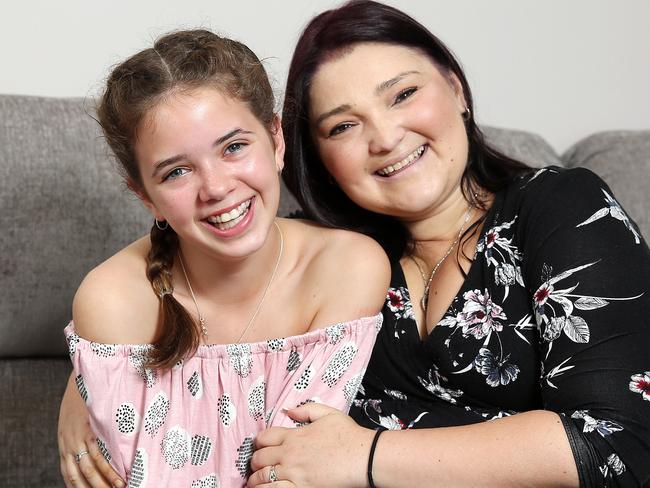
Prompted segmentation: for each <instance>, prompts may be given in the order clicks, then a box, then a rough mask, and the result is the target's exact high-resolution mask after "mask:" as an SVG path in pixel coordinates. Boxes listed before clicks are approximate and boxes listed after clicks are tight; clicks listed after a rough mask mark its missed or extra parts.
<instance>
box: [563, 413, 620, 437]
mask: <svg viewBox="0 0 650 488" xmlns="http://www.w3.org/2000/svg"><path fill="white" fill-rule="evenodd" d="M571 418H573V419H582V420H584V422H585V424H584V426H583V427H582V432H585V433H587V432H594V431H596V432H598V433H599V434H600V435H601V437H606V436H608V435H612V434H613V433H614V432H620V431H621V430H623V427H621V426H620V425H619V424H617V423H616V422H610V421H609V420H598V419H595V418H594V417H592V416H591V415H589V410H576V411H575V412H573V413H572V414H571Z"/></svg>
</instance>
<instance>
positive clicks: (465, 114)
mask: <svg viewBox="0 0 650 488" xmlns="http://www.w3.org/2000/svg"><path fill="white" fill-rule="evenodd" d="M471 116H472V112H471V111H470V109H469V107H465V111H464V112H463V114H462V115H461V117H463V120H469V118H470V117H471Z"/></svg>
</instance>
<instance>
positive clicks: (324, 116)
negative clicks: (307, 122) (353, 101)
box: [315, 103, 352, 127]
mask: <svg viewBox="0 0 650 488" xmlns="http://www.w3.org/2000/svg"><path fill="white" fill-rule="evenodd" d="M351 108H352V105H349V104H347V103H345V104H343V105H339V106H338V107H336V108H333V109H332V110H328V111H327V112H325V113H323V114H320V115H319V116H318V117H317V118H316V122H315V125H316V127H318V126H320V125H321V124H322V123H323V121H324V120H325V119H327V118H328V117H331V116H332V115H337V114H340V113H342V112H345V111H346V110H350V109H351Z"/></svg>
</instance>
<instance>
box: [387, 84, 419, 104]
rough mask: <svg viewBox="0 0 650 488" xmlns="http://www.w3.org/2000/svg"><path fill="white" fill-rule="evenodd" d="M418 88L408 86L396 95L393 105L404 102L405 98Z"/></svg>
mask: <svg viewBox="0 0 650 488" xmlns="http://www.w3.org/2000/svg"><path fill="white" fill-rule="evenodd" d="M417 90H418V89H417V88H415V87H411V88H407V89H406V90H403V91H401V92H399V93H398V94H397V96H396V97H395V102H394V103H393V105H397V104H398V103H402V102H403V101H404V100H406V99H407V98H409V97H410V96H411V95H413V94H414V93H415V92H416V91H417Z"/></svg>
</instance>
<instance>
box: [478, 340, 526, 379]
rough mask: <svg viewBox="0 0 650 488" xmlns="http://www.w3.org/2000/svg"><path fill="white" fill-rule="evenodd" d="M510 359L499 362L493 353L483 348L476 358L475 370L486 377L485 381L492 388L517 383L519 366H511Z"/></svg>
mask: <svg viewBox="0 0 650 488" xmlns="http://www.w3.org/2000/svg"><path fill="white" fill-rule="evenodd" d="M508 357H509V356H506V357H505V358H503V359H501V360H497V359H496V358H495V357H494V355H493V354H492V351H490V350H489V349H488V348H486V347H482V348H481V349H479V352H478V355H477V356H476V358H474V368H475V369H476V371H478V372H479V373H481V374H482V375H485V376H486V379H485V381H486V382H487V384H488V385H490V386H492V387H495V386H503V385H507V384H508V383H510V382H511V381H515V380H516V379H517V375H519V366H517V365H515V364H509V363H508Z"/></svg>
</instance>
